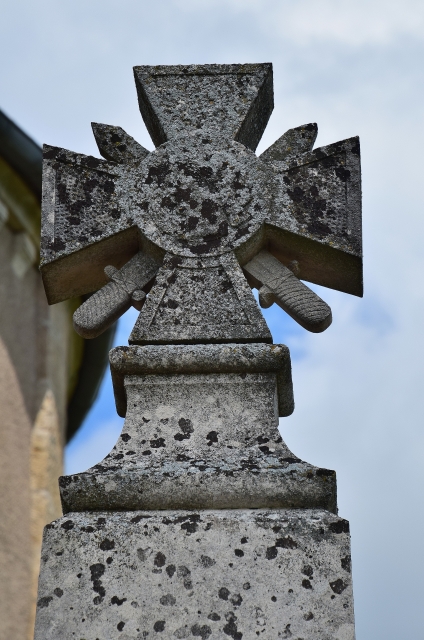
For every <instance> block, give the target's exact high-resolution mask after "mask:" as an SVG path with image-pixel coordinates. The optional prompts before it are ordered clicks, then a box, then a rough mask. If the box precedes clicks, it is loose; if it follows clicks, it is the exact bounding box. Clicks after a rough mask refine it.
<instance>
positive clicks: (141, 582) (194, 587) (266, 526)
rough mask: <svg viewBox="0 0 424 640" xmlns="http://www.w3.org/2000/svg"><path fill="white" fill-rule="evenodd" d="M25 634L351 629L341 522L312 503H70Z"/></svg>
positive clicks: (236, 634) (332, 634) (51, 528)
mask: <svg viewBox="0 0 424 640" xmlns="http://www.w3.org/2000/svg"><path fill="white" fill-rule="evenodd" d="M38 598H39V599H38V617H37V626H36V632H35V640H59V639H60V640H112V639H114V638H116V639H117V640H142V639H143V638H148V639H150V638H158V639H159V638H168V639H169V640H171V639H174V638H196V637H197V638H203V639H204V640H206V639H208V638H210V640H221V639H222V640H224V639H225V640H226V639H228V638H233V639H234V640H241V639H243V640H253V639H254V638H258V637H260V638H264V640H265V639H266V640H278V639H279V638H291V639H292V640H354V638H355V635H354V624H353V623H354V618H353V598H352V582H351V560H350V539H349V523H348V522H347V521H346V520H343V519H341V518H338V517H337V516H335V515H333V514H330V513H328V512H327V511H321V510H310V509H306V510H290V509H289V510H283V509H273V510H264V509H258V510H247V509H237V510H232V511H227V510H209V511H195V510H189V511H130V512H128V511H126V512H125V511H123V512H120V513H110V512H98V513H69V514H67V515H66V516H65V517H63V518H61V519H59V520H56V521H55V522H53V523H52V524H51V525H48V526H47V527H46V530H45V533H44V542H43V551H42V571H41V577H40V584H39V596H38Z"/></svg>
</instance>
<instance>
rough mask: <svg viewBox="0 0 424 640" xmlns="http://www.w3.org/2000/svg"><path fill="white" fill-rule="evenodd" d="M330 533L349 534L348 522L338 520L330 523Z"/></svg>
mask: <svg viewBox="0 0 424 640" xmlns="http://www.w3.org/2000/svg"><path fill="white" fill-rule="evenodd" d="M328 528H329V529H330V531H331V532H332V533H349V522H348V521H347V520H338V521H337V522H331V523H330V525H329V527H328Z"/></svg>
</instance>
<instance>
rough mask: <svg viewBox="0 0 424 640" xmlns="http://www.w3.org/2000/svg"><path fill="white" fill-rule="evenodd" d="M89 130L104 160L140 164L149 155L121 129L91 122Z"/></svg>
mask: <svg viewBox="0 0 424 640" xmlns="http://www.w3.org/2000/svg"><path fill="white" fill-rule="evenodd" d="M91 128H92V129H93V133H94V137H95V139H96V142H97V146H98V148H99V151H100V153H101V155H102V156H103V158H106V160H110V161H112V162H118V163H119V164H131V163H137V162H142V161H143V160H144V159H145V158H147V156H148V155H149V153H150V151H148V150H147V149H145V148H144V147H143V146H142V145H141V144H139V143H138V142H137V141H136V140H134V138H132V137H131V136H130V135H128V133H127V132H126V131H124V130H123V129H122V128H121V127H114V126H111V125H109V124H99V123H98V122H92V123H91Z"/></svg>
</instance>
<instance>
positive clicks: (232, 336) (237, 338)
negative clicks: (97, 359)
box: [129, 254, 294, 344]
mask: <svg viewBox="0 0 424 640" xmlns="http://www.w3.org/2000/svg"><path fill="white" fill-rule="evenodd" d="M293 277H294V276H293ZM129 342H130V344H155V343H157V344H164V343H169V344H179V343H184V344H192V343H209V342H272V337H271V333H270V331H269V329H268V327H267V325H266V322H265V320H264V318H263V316H262V314H261V312H260V310H259V308H258V305H257V304H256V300H255V298H254V297H253V295H252V292H251V290H250V287H249V285H248V283H247V281H246V279H245V278H244V276H243V273H242V271H241V269H240V266H239V264H238V262H237V260H236V259H235V257H234V256H233V255H232V254H225V255H223V256H220V258H219V259H216V258H198V259H195V260H193V259H192V258H189V259H187V258H180V257H177V256H173V257H171V256H170V254H168V255H167V258H165V261H164V265H163V268H162V269H161V270H160V272H159V273H158V275H157V278H156V281H155V285H154V287H153V288H152V290H151V292H150V295H149V298H148V300H147V302H146V305H145V306H144V308H143V310H142V312H141V313H140V315H139V317H138V319H137V322H136V324H135V327H134V329H133V331H132V333H131V335H130V338H129Z"/></svg>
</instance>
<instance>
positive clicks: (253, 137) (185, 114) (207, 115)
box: [134, 63, 274, 150]
mask: <svg viewBox="0 0 424 640" xmlns="http://www.w3.org/2000/svg"><path fill="white" fill-rule="evenodd" d="M134 78H135V83H136V87H137V95H138V102H139V106H140V112H141V115H142V117H143V120H144V122H145V124H146V127H147V130H148V131H149V133H150V136H151V138H152V140H153V142H154V144H155V145H156V146H159V145H161V144H163V143H164V142H167V141H168V140H171V139H172V138H175V137H176V136H178V135H180V134H181V133H182V132H187V133H188V132H189V131H194V130H199V129H202V130H204V131H205V132H206V131H207V132H208V133H209V134H211V135H214V136H216V137H217V138H226V139H229V140H237V141H238V142H241V143H242V144H244V145H245V146H246V147H249V148H250V149H252V150H255V149H256V147H257V145H258V143H259V140H260V139H261V137H262V134H263V132H264V129H265V127H266V125H267V122H268V120H269V117H270V115H271V112H272V109H273V107H274V96H273V80H272V78H273V76H272V64H270V63H263V64H207V65H176V66H164V65H159V66H139V67H134Z"/></svg>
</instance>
